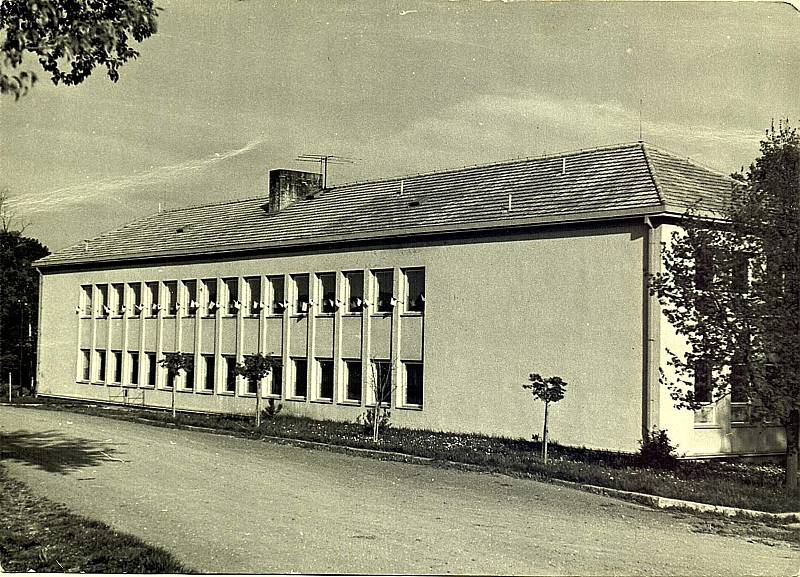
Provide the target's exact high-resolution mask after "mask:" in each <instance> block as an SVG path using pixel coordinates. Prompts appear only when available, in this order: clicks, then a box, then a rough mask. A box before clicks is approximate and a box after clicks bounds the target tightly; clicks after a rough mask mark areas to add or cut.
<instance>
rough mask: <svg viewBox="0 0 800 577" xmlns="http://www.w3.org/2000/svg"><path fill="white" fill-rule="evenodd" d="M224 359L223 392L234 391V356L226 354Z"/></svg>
mask: <svg viewBox="0 0 800 577" xmlns="http://www.w3.org/2000/svg"><path fill="white" fill-rule="evenodd" d="M223 358H224V359H225V392H226V393H235V392H236V357H234V356H231V355H226V356H225V357H223Z"/></svg>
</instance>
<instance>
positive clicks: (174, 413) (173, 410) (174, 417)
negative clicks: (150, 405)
mask: <svg viewBox="0 0 800 577" xmlns="http://www.w3.org/2000/svg"><path fill="white" fill-rule="evenodd" d="M177 380H178V379H177V378H175V379H174V380H173V383H172V420H173V421H174V420H175V419H176V418H177V413H176V411H175V389H176V388H177V386H178V383H177Z"/></svg>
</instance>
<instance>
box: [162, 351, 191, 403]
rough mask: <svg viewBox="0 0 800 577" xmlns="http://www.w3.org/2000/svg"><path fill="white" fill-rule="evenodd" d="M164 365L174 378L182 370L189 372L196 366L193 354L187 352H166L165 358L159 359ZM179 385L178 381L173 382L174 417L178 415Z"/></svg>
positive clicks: (171, 377)
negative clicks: (176, 406) (176, 401)
mask: <svg viewBox="0 0 800 577" xmlns="http://www.w3.org/2000/svg"><path fill="white" fill-rule="evenodd" d="M158 364H160V365H161V366H162V367H164V368H165V369H167V373H169V376H170V379H172V380H174V379H175V377H179V376H180V374H181V371H183V372H189V371H190V370H191V369H192V367H193V366H194V359H193V358H192V355H189V354H186V353H164V358H163V359H161V360H160V361H158ZM177 387H178V385H177V383H175V382H173V383H172V418H173V419H174V418H175V416H176V411H175V395H176V391H175V389H177Z"/></svg>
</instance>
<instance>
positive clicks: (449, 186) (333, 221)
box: [36, 143, 731, 266]
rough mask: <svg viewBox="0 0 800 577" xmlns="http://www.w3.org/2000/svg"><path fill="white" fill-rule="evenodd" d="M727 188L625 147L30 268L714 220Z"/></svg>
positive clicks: (385, 183) (224, 222)
mask: <svg viewBox="0 0 800 577" xmlns="http://www.w3.org/2000/svg"><path fill="white" fill-rule="evenodd" d="M562 171H563V174H562ZM730 182H731V181H730V179H729V178H728V177H726V176H724V175H721V174H719V173H716V172H713V171H711V170H709V169H706V168H703V167H699V166H697V165H695V164H692V163H691V162H689V161H688V160H684V159H681V158H679V157H677V156H673V155H671V154H667V153H665V152H662V151H659V150H657V149H655V148H653V147H651V146H649V145H646V144H642V143H635V144H626V145H619V146H613V147H607V148H598V149H593V150H584V151H578V152H571V153H564V154H560V155H553V156H547V157H541V158H531V159H525V160H515V161H510V162H504V163H499V164H492V165H488V166H476V167H469V168H461V169H457V170H451V171H445V172H437V173H433V174H422V175H416V176H405V177H402V178H393V179H389V180H379V181H372V182H363V183H355V184H344V185H341V186H337V187H334V188H331V189H328V190H326V191H324V192H323V193H320V194H318V195H316V197H315V198H313V199H304V200H300V201H298V202H297V203H296V204H294V205H292V206H290V207H288V208H286V209H284V210H282V211H280V212H277V213H274V214H268V213H267V212H266V211H265V210H264V209H263V208H262V207H263V205H264V204H265V203H266V201H267V194H268V192H267V191H264V196H263V197H262V198H255V199H249V200H241V201H233V202H223V203H218V204H213V205H206V206H198V207H189V208H182V209H176V210H170V211H167V212H162V213H158V214H153V215H151V216H147V217H145V218H142V219H139V220H136V221H134V222H132V223H130V224H128V225H126V226H123V227H122V228H119V229H117V230H113V231H110V232H107V233H104V234H102V235H100V236H98V237H97V238H94V239H91V240H90V241H88V243H83V242H81V243H79V244H76V245H73V246H70V247H67V248H64V249H62V250H59V251H56V252H55V253H53V254H51V255H50V256H48V257H45V258H44V259H41V260H39V261H37V263H36V264H37V265H41V266H53V265H62V264H77V263H92V262H99V261H125V260H134V259H146V258H154V257H169V256H171V255H176V256H177V255H187V254H193V255H196V254H219V253H227V252H231V251H235V250H253V249H259V248H265V249H266V248H269V247H284V248H285V247H290V246H298V245H306V244H313V243H319V242H327V243H336V242H337V241H340V242H341V241H346V240H350V241H352V240H359V239H377V238H384V237H385V238H398V237H401V238H404V239H409V238H414V237H416V236H420V235H424V234H440V233H446V232H449V231H459V230H460V231H464V230H472V229H491V228H497V229H504V228H511V227H514V226H518V225H526V224H534V223H537V222H567V221H576V220H582V219H590V218H591V219H603V218H614V217H619V216H626V215H627V216H631V215H644V214H658V213H662V212H668V211H672V212H676V211H678V212H683V211H684V210H685V209H686V208H687V207H688V206H689V205H692V204H694V203H696V201H698V200H699V199H702V202H703V204H702V208H706V209H710V210H713V209H715V208H718V207H720V206H721V205H722V203H723V202H724V199H725V198H726V196H727V194H728V193H729V191H730ZM509 197H510V203H511V209H510V210H509Z"/></svg>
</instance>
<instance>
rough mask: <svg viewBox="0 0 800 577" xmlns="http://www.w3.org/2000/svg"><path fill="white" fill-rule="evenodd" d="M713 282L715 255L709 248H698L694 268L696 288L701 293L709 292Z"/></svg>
mask: <svg viewBox="0 0 800 577" xmlns="http://www.w3.org/2000/svg"><path fill="white" fill-rule="evenodd" d="M713 280H714V253H713V252H712V251H711V250H710V249H708V248H703V247H698V249H697V252H696V254H695V266H694V285H695V288H696V289H697V290H701V291H705V290H709V289H710V288H711V284H712V282H713Z"/></svg>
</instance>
